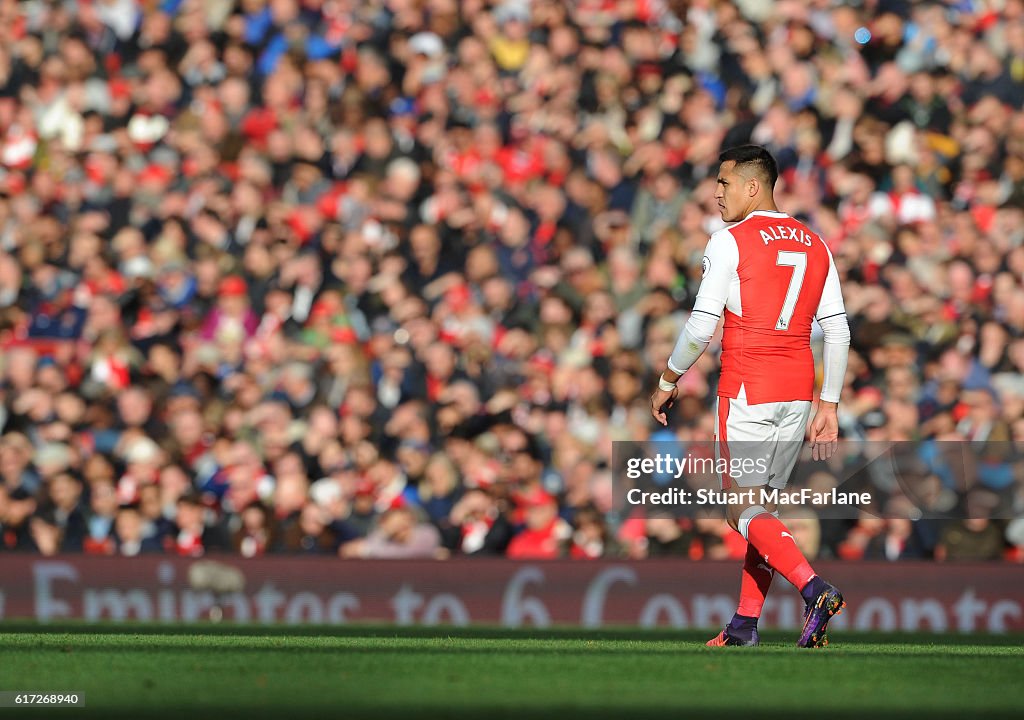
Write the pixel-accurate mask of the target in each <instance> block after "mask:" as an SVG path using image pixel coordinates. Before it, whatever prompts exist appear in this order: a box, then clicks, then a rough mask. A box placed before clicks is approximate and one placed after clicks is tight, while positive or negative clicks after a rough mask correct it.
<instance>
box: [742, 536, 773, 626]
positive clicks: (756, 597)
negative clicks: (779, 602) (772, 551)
mask: <svg viewBox="0 0 1024 720" xmlns="http://www.w3.org/2000/svg"><path fill="white" fill-rule="evenodd" d="M773 577H775V573H773V572H772V569H771V568H770V567H769V566H768V563H766V562H765V561H764V558H763V557H761V553H759V552H758V551H757V548H755V547H754V545H753V543H749V542H748V543H747V555H746V557H744V558H743V575H742V576H741V578H740V605H739V607H738V608H737V609H736V613H737V614H738V615H744V616H746V617H755V618H756V617H761V608H762V607H764V599H765V598H766V597H767V596H768V588H770V587H771V586H772V578H773Z"/></svg>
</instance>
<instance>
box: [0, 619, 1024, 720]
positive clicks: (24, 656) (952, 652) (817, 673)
mask: <svg viewBox="0 0 1024 720" xmlns="http://www.w3.org/2000/svg"><path fill="white" fill-rule="evenodd" d="M711 634H713V631H709V632H707V633H703V632H702V633H694V632H685V633H683V632H659V631H653V632H643V631H636V630H612V631H582V630H567V629H559V630H502V629H490V630H488V629H472V630H460V629H447V628H409V629H405V628H383V627H343V628H336V627H332V628H299V629H292V628H285V629H281V628H272V629H268V628H260V627H242V628H239V627H230V626H210V625H207V626H201V627H200V626H193V627H180V626H179V627H144V626H134V627H127V628H124V627H121V628H119V627H116V626H107V625H104V626H98V627H97V626H86V625H69V626H62V627H49V626H47V627H40V626H36V625H12V624H10V623H6V624H2V625H0V690H27V691H48V692H65V691H79V692H83V693H84V694H85V697H86V704H87V707H86V708H84V709H83V708H77V709H76V708H64V709H50V710H44V709H21V710H11V709H0V720H2V718H5V717H33V718H40V717H57V716H59V717H67V718H72V717H74V718H85V717H96V718H99V717H102V718H142V717H186V716H187V717H195V718H203V717H216V718H223V717H246V718H252V717H268V718H269V717H273V718H282V719H283V720H299V719H300V718H306V717H330V718H364V717H365V718H434V717H439V718H444V717H447V718H459V719H460V720H461V719H463V718H465V719H469V718H480V719H481V720H489V719H491V718H535V717H551V718H555V717H557V718H567V717H615V718H619V717H621V718H638V717H639V718H666V719H667V718H691V717H708V716H716V717H719V718H727V717H780V718H781V717H787V718H792V717H797V716H803V717H807V716H814V717H818V718H837V717H843V718H845V717H850V718H852V717H857V718H875V717H891V718H902V717H929V718H963V717H982V718H992V717H1022V716H1024V682H1022V678H1024V652H1022V651H1021V648H1020V646H1019V639H1018V638H1015V637H1003V638H999V637H977V636H975V637H960V636H927V635H914V636H901V637H896V636H891V635H884V636H883V635H857V634H852V633H850V634H844V635H843V636H842V637H835V638H834V640H833V643H832V644H831V645H830V646H829V647H828V648H826V649H823V650H813V651H807V650H798V649H796V648H795V647H793V646H792V642H793V640H794V639H795V635H794V633H786V634H784V635H783V634H780V633H767V634H766V635H767V637H766V640H767V642H765V643H764V644H762V646H761V647H759V648H719V649H709V648H705V647H703V641H704V640H706V639H707V638H708V637H710V635H711ZM186 713H187V715H186Z"/></svg>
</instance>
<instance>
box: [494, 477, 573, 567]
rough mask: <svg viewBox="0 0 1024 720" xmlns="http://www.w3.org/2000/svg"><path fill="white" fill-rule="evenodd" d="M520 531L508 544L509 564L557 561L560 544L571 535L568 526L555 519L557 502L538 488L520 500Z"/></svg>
mask: <svg viewBox="0 0 1024 720" xmlns="http://www.w3.org/2000/svg"><path fill="white" fill-rule="evenodd" d="M519 504H520V507H521V509H522V512H523V520H524V528H523V530H521V531H520V532H518V533H517V534H516V535H515V537H513V538H512V541H511V542H509V544H508V549H507V550H506V551H505V555H506V556H507V557H509V558H511V559H513V560H541V559H548V558H556V557H559V556H560V555H561V553H562V547H563V543H564V541H565V540H566V539H567V538H568V537H569V536H570V535H571V528H570V527H569V525H568V524H567V523H566V522H565V521H564V520H562V519H561V518H560V517H559V516H558V502H557V500H556V499H555V498H554V496H552V495H549V494H548V493H547V492H545V491H544V490H542V489H541V488H540V487H539V486H537V487H534V488H533V489H532V490H530V491H529V492H528V493H527V494H526V495H524V496H523V497H521V499H520V503H519Z"/></svg>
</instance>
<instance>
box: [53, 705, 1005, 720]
mask: <svg viewBox="0 0 1024 720" xmlns="http://www.w3.org/2000/svg"><path fill="white" fill-rule="evenodd" d="M728 708H729V706H728V704H726V703H723V704H722V705H721V706H719V707H706V706H703V707H702V706H694V707H690V708H687V709H686V710H685V713H684V715H683V716H684V717H686V718H687V719H688V720H689V719H690V718H714V719H715V720H721V719H722V718H723V717H728V716H729V713H728ZM197 710H198V711H201V712H196V711H197ZM296 710H299V711H301V712H302V713H303V716H308V717H344V718H346V720H358V719H360V718H372V719H373V720H420V719H422V720H427V719H432V718H445V719H446V720H506V719H508V720H524V719H528V720H547V719H548V718H550V719H551V720H569V719H573V718H587V719H588V720H590V719H600V720H604V719H605V718H609V719H614V720H621V719H622V718H629V720H668V719H669V718H675V717H680V716H681V715H680V708H679V707H678V706H675V707H643V708H630V709H629V710H628V711H627V710H624V709H623V708H621V707H620V708H607V709H604V708H592V707H579V706H573V705H552V706H550V707H548V708H543V709H538V708H532V707H530V708H525V707H524V708H510V707H494V706H489V705H480V706H478V707H459V708H450V707H445V708H441V707H423V706H413V705H409V706H391V707H370V706H365V705H362V704H358V705H349V706H345V705H343V704H332V705H324V706H316V705H303V704H297V705H289V704H282V705H279V706H263V707H261V708H213V707H209V706H207V707H203V708H168V707H164V708H152V709H147V710H143V711H140V710H135V711H117V710H104V709H101V708H94V709H92V710H90V709H88V708H84V709H76V711H75V712H74V716H75V717H76V718H106V719H109V720H129V719H130V720H136V719H137V718H181V717H186V716H187V715H192V716H195V717H200V716H203V714H204V713H210V714H211V716H212V713H214V712H215V713H216V717H217V718H218V719H223V720H234V719H235V718H238V719H239V720H242V719H245V720H250V719H257V718H259V719H261V720H262V719H264V718H266V719H268V720H270V719H274V720H280V718H282V717H286V716H287V715H288V714H289V713H292V714H294V713H295V711H296ZM186 713H187V715H186ZM56 714H57V713H56V712H55V713H54V715H56ZM823 715H824V716H825V717H828V718H829V720H863V718H865V717H871V718H872V720H874V719H875V718H878V719H879V720H900V719H902V718H925V717H927V718H929V720H961V718H963V717H964V716H965V715H964V711H963V710H962V709H961V710H953V709H951V710H949V711H948V712H945V711H941V710H940V711H936V710H934V709H930V710H921V711H919V712H915V711H914V710H908V709H901V710H891V711H890V710H885V709H877V710H870V711H865V710H864V709H858V710H853V709H851V710H849V711H847V710H843V709H836V708H829V709H828V710H827V711H823V710H822V709H820V708H811V709H807V710H806V711H800V710H766V711H758V710H751V709H749V708H745V709H744V710H743V718H744V719H745V720H754V719H759V718H761V719H764V720H793V718H804V717H814V718H821V717H822V716H823ZM33 717H38V716H36V715H33ZM985 717H986V719H989V718H1004V717H1006V718H1010V717H1016V718H1019V717H1020V715H1019V713H1013V712H1011V711H1007V712H1006V713H999V712H994V713H993V712H991V711H988V712H986V714H985Z"/></svg>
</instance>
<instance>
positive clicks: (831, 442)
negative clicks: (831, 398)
mask: <svg viewBox="0 0 1024 720" xmlns="http://www.w3.org/2000/svg"><path fill="white" fill-rule="evenodd" d="M810 442H811V457H813V458H814V459H815V460H828V459H829V458H831V457H832V456H833V455H834V454H835V452H836V450H838V449H839V415H838V413H837V412H836V405H835V404H833V403H822V404H820V405H819V406H818V412H816V413H814V420H812V421H811V430H810Z"/></svg>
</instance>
